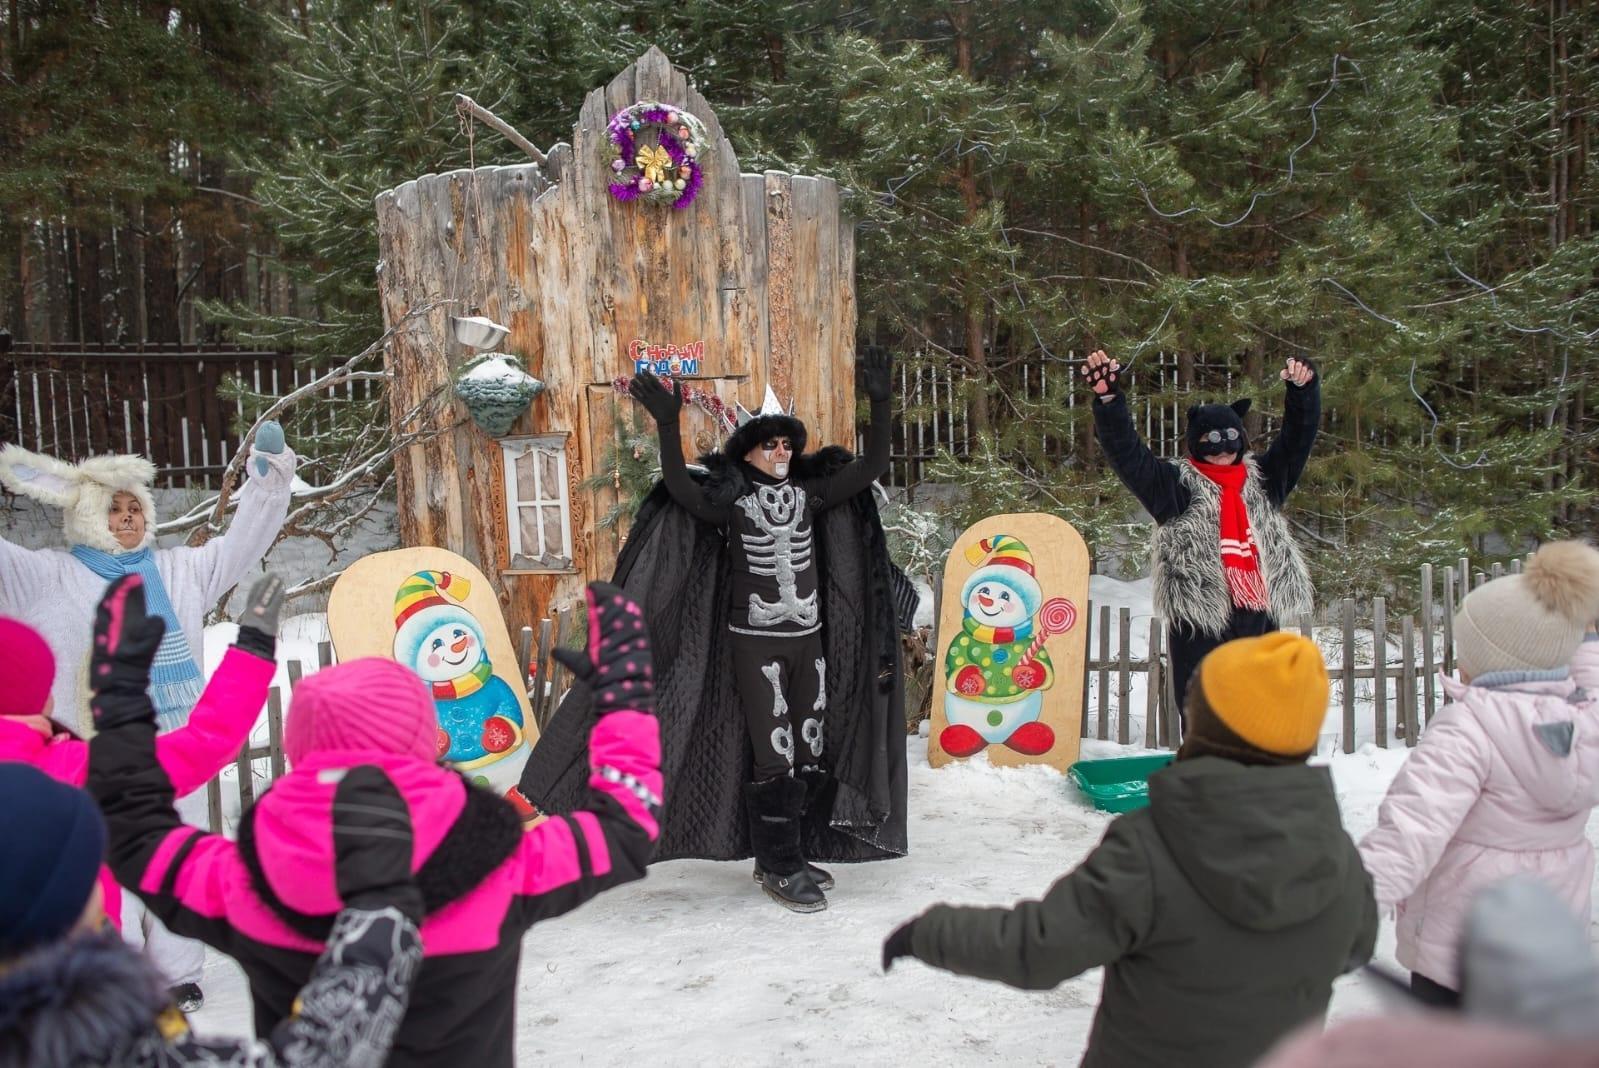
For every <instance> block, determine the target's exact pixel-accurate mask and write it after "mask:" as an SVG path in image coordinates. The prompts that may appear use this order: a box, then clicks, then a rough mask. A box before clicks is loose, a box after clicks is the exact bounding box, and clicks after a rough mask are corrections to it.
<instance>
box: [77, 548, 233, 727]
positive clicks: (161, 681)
mask: <svg viewBox="0 0 1599 1068" xmlns="http://www.w3.org/2000/svg"><path fill="white" fill-rule="evenodd" d="M72 555H73V556H76V557H77V558H78V561H79V563H81V564H83V566H84V567H86V568H88V569H89V570H90V571H93V572H94V573H95V574H96V575H99V576H100V577H101V578H103V579H105V580H106V581H107V582H113V581H115V580H117V579H119V578H121V577H122V576H123V575H138V576H139V577H140V578H142V579H144V606H145V610H146V611H148V612H149V613H150V614H151V615H154V616H160V617H161V618H162V619H164V620H166V624H167V632H166V634H165V635H164V636H163V637H162V638H161V647H160V648H159V649H157V650H156V652H155V664H154V665H153V666H152V667H151V669H150V699H151V700H152V701H154V702H155V719H156V726H157V727H158V728H159V729H160V730H162V731H170V730H175V729H177V728H178V727H181V726H183V725H184V724H185V723H187V722H189V712H190V711H191V710H192V709H193V708H194V703H195V702H196V701H198V700H199V699H200V692H201V691H202V690H204V689H205V676H204V675H203V674H201V672H200V665H199V664H197V663H195V660H194V653H193V652H192V651H191V650H190V649H189V639H188V638H187V637H185V636H184V633H183V627H182V626H181V625H180V624H179V623H178V615H177V613H176V612H174V611H173V610H172V600H171V599H170V598H169V597H168V596H167V587H166V584H165V583H163V582H162V581H161V572H160V571H159V570H157V568H156V565H155V554H154V553H153V552H151V551H150V550H149V549H148V548H144V549H139V550H137V551H136V552H131V553H118V554H117V555H115V556H113V555H111V554H110V553H106V552H101V551H100V550H99V549H91V548H89V546H87V545H74V546H73V547H72Z"/></svg>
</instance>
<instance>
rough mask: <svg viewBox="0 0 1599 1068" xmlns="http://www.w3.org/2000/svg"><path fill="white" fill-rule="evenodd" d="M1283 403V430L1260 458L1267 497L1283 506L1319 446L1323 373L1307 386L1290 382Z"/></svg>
mask: <svg viewBox="0 0 1599 1068" xmlns="http://www.w3.org/2000/svg"><path fill="white" fill-rule="evenodd" d="M1287 393H1288V396H1287V399H1286V400H1284V402H1283V427H1282V431H1281V432H1280V433H1279V434H1278V435H1277V440H1276V441H1274V442H1272V443H1271V448H1269V449H1267V450H1266V455H1265V456H1262V457H1261V459H1260V473H1261V475H1262V476H1264V477H1265V479H1266V495H1267V497H1268V498H1269V499H1270V501H1271V503H1272V504H1274V505H1277V506H1279V507H1281V506H1282V503H1283V502H1284V501H1286V500H1287V499H1288V495H1289V494H1290V493H1292V492H1293V491H1294V487H1295V486H1297V485H1298V484H1299V476H1300V475H1302V474H1304V473H1305V463H1306V461H1308V460H1309V459H1310V450H1311V448H1312V447H1314V446H1315V444H1316V433H1317V430H1318V429H1319V428H1320V425H1321V374H1320V372H1317V374H1316V377H1315V378H1312V379H1311V380H1310V381H1309V382H1307V383H1305V384H1304V385H1303V386H1296V385H1294V384H1293V383H1291V382H1290V383H1289V384H1288V387H1287Z"/></svg>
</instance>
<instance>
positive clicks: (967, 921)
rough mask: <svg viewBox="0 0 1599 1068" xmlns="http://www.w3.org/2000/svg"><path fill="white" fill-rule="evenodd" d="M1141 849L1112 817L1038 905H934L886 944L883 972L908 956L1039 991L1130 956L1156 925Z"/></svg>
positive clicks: (1127, 828)
mask: <svg viewBox="0 0 1599 1068" xmlns="http://www.w3.org/2000/svg"><path fill="white" fill-rule="evenodd" d="M1154 896H1155V891H1154V887H1153V886H1152V885H1151V883H1150V870H1149V863H1148V860H1147V859H1146V857H1145V854H1144V849H1143V846H1142V844H1141V843H1140V842H1139V841H1138V837H1137V834H1136V832H1135V831H1133V830H1132V829H1131V825H1130V824H1129V823H1128V821H1127V820H1126V818H1123V819H1119V820H1116V821H1115V822H1113V823H1112V824H1111V825H1110V827H1109V828H1108V829H1107V830H1106V831H1105V837H1104V839H1103V840H1101V841H1100V843H1099V845H1098V846H1097V847H1095V849H1094V851H1093V852H1092V853H1090V854H1089V855H1088V858H1087V859H1086V860H1084V861H1083V863H1082V864H1081V865H1080V866H1079V867H1078V868H1077V869H1076V870H1075V871H1072V872H1070V873H1068V874H1067V875H1065V876H1063V877H1062V878H1061V879H1060V880H1059V881H1058V882H1056V883H1055V885H1054V886H1052V887H1050V889H1049V893H1047V894H1045V895H1044V898H1043V900H1041V901H1023V902H1021V903H1020V904H1018V905H1016V906H1014V907H1012V908H956V907H954V906H951V905H934V906H933V907H932V908H930V909H928V910H927V911H926V912H924V913H922V914H921V916H919V917H917V918H916V919H914V920H912V921H911V922H910V923H908V924H906V925H904V926H903V927H901V928H899V929H898V930H896V931H895V932H894V933H893V934H891V935H890V936H889V937H888V941H887V942H885V943H884V945H883V967H884V968H885V970H886V969H887V968H888V967H890V966H891V965H892V964H893V961H894V959H895V958H896V957H901V956H913V957H916V958H917V959H918V960H921V961H923V962H925V963H927V964H931V965H932V966H933V967H935V968H943V969H944V970H945V971H951V972H954V973H955V974H957V975H971V976H976V977H978V978H980V979H997V980H999V981H1000V982H1002V983H1008V984H1010V985H1011V986H1017V987H1021V988H1023V989H1026V990H1044V989H1047V988H1049V987H1053V986H1056V985H1057V984H1059V983H1062V982H1064V981H1065V980H1067V979H1070V978H1071V977H1072V976H1074V975H1080V974H1081V973H1083V972H1085V971H1087V970H1088V969H1090V968H1094V967H1098V966H1100V965H1104V964H1110V963H1111V962H1112V961H1115V960H1119V959H1120V958H1122V957H1124V956H1126V955H1127V954H1129V953H1132V952H1135V951H1136V950H1137V948H1138V946H1139V944H1140V943H1141V942H1142V941H1143V939H1144V938H1145V937H1146V936H1147V935H1148V933H1149V930H1150V926H1151V924H1152V923H1153V921H1154Z"/></svg>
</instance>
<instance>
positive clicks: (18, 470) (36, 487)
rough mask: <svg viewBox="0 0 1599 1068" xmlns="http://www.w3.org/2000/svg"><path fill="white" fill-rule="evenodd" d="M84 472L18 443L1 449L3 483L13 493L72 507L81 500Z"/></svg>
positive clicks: (0, 470) (58, 506)
mask: <svg viewBox="0 0 1599 1068" xmlns="http://www.w3.org/2000/svg"><path fill="white" fill-rule="evenodd" d="M82 478H83V476H82V473H81V472H79V470H78V469H77V468H76V467H74V466H73V465H72V464H69V463H67V462H66V461H64V460H57V459H56V458H55V457H54V456H45V455H43V454H42V453H37V452H29V451H28V450H27V449H24V448H21V447H19V446H16V445H7V446H5V447H4V448H0V485H3V486H5V488H6V489H8V490H10V491H11V492H12V493H18V494H21V495H22V496H24V497H29V498H32V499H33V500H36V501H42V502H43V503H45V504H50V505H54V506H55V507H57V508H70V507H71V506H72V505H73V504H74V503H76V501H77V499H78V491H79V489H80V488H81V486H82Z"/></svg>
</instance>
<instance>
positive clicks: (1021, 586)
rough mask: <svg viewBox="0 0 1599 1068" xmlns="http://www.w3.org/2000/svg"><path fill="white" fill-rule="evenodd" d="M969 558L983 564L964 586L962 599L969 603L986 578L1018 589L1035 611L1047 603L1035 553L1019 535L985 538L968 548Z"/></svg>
mask: <svg viewBox="0 0 1599 1068" xmlns="http://www.w3.org/2000/svg"><path fill="white" fill-rule="evenodd" d="M966 562H967V563H970V564H981V565H982V566H980V567H978V569H977V570H976V571H973V572H972V574H971V577H970V578H968V579H967V580H966V583H965V585H964V586H962V587H961V603H962V604H964V603H966V601H967V599H968V598H970V597H971V595H972V591H973V590H974V589H976V588H977V587H978V586H979V585H981V584H982V583H984V582H998V583H1000V584H1001V585H1003V586H1006V587H1008V588H1010V589H1013V590H1015V591H1016V592H1017V593H1018V594H1019V595H1020V596H1021V598H1022V603H1023V604H1024V605H1026V607H1027V614H1028V615H1032V614H1034V613H1035V612H1037V611H1038V608H1039V606H1040V605H1042V604H1043V603H1044V589H1043V587H1042V586H1040V585H1039V584H1038V573H1037V571H1036V570H1035V569H1034V567H1033V554H1032V552H1031V551H1030V550H1029V549H1028V548H1027V546H1026V545H1025V544H1024V543H1023V542H1022V541H1021V540H1020V539H1019V538H1013V537H1011V536H1010V535H1009V534H995V535H994V536H993V537H991V538H983V539H981V540H980V541H978V542H976V543H975V544H973V545H970V546H968V547H967V549H966Z"/></svg>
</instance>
